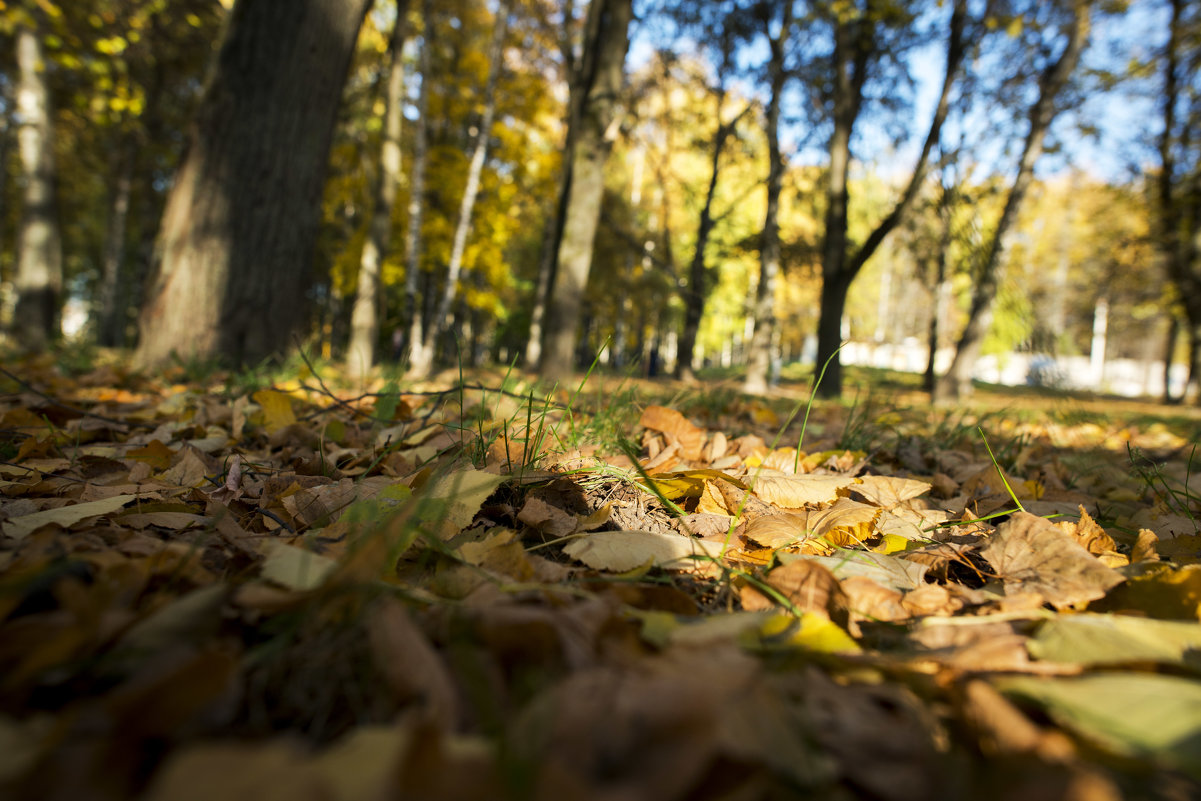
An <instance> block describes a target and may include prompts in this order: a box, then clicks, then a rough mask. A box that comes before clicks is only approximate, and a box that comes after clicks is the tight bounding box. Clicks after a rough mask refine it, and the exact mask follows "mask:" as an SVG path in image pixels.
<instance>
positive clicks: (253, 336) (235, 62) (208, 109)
mask: <svg viewBox="0 0 1201 801" xmlns="http://www.w3.org/2000/svg"><path fill="white" fill-rule="evenodd" d="M369 5H370V0H303V2H291V3H278V2H273V0H238V2H237V4H236V5H235V6H234V8H233V11H232V12H231V13H230V17H229V20H228V23H227V27H226V32H225V38H224V41H223V42H222V44H221V50H220V53H219V54H218V57H217V63H216V68H215V70H214V71H213V73H212V76H211V80H210V82H209V85H208V88H207V90H206V94H205V97H204V100H203V101H202V103H201V108H200V111H199V112H198V114H197V120H196V122H195V124H194V127H193V131H192V134H191V146H190V149H189V152H188V155H187V157H186V159H185V161H184V163H183V166H182V168H181V169H180V171H179V174H178V175H177V177H176V181H175V185H174V186H173V188H172V190H171V194H170V197H169V198H168V201H167V208H166V210H165V212H164V215H163V223H162V227H161V233H160V237H159V241H158V245H157V247H156V255H155V264H154V265H153V267H152V275H151V278H150V289H149V291H148V293H147V301H146V304H145V306H144V308H143V310H142V316H141V343H140V345H139V348H138V354H137V359H138V362H139V363H140V364H141V365H143V366H150V365H156V364H160V363H162V362H164V361H166V360H167V359H169V358H171V357H172V355H176V356H178V357H180V358H184V359H193V358H200V359H207V358H213V357H223V358H225V359H227V360H229V361H231V362H234V363H238V364H243V363H248V362H255V361H258V360H260V359H263V358H265V357H268V356H273V355H276V354H279V353H281V352H283V351H284V350H285V349H287V347H288V343H289V339H290V338H291V336H292V334H293V332H294V330H295V329H296V327H297V326H298V324H299V323H300V322H302V321H303V320H304V319H305V317H304V308H305V295H306V293H307V291H308V289H309V283H310V280H309V273H310V264H311V261H312V258H313V251H314V246H315V242H316V237H317V231H318V226H319V223H320V218H321V198H322V191H323V189H324V185H325V175H326V168H327V162H328V156H329V146H330V139H331V136H332V133H333V128H334V123H335V121H336V119H337V112H338V104H339V100H340V99H341V95H342V86H343V84H344V82H345V79H346V73H347V69H348V67H349V65H350V57H351V54H352V52H353V49H354V43H355V39H356V37H357V35H358V31H359V26H360V25H361V24H362V21H363V17H364V16H365V14H366V12H367V8H368V6H369Z"/></svg>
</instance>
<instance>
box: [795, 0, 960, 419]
mask: <svg viewBox="0 0 1201 801" xmlns="http://www.w3.org/2000/svg"><path fill="white" fill-rule="evenodd" d="M874 24H875V23H874V22H873V21H872V20H871V19H870V15H869V17H865V18H861V19H859V20H857V21H856V22H855V23H850V24H848V23H840V24H839V25H838V27H837V29H836V33H835V46H834V60H835V65H836V70H837V77H836V80H835V99H834V133H833V135H832V136H831V138H830V186H829V190H828V201H829V206H828V208H827V211H826V234H825V240H824V245H823V249H822V298H823V301H822V311H821V313H822V315H823V318H822V320H820V321H819V322H818V326H817V364H818V369H821V368H822V367H824V366H826V365H827V364H828V365H829V366H828V367H827V368H826V373H825V376H824V378H823V379H822V383H821V386H819V387H817V393H818V394H819V395H820V396H822V397H825V398H836V397H838V396H839V395H841V394H842V364H841V363H840V362H839V359H838V349H839V348H840V347H841V346H842V319H841V316H842V311H843V309H845V308H846V293H847V292H849V291H850V288H851V283H852V282H853V281H854V280H855V277H856V276H857V275H858V274H859V272H860V270H862V269H863V266H864V265H865V264H866V263H867V261H868V259H870V258H871V257H872V256H873V255H874V254H875V252H876V250H877V249H879V247H880V245H881V244H883V242H884V240H885V239H886V238H887V237H888V235H889V234H890V233H892V231H893V230H894V229H895V228H896V227H897V226H898V225H900V224H901V223H903V222H904V221H905V218H906V217H907V216H908V215H909V212H910V210H911V209H912V207H913V202H914V200H915V199H916V198H917V196H918V193H919V192H920V191H921V187H922V183H923V182H924V181H925V179H926V172H927V170H928V168H929V164H930V154H931V153H932V152H933V150H934V148H935V146H936V145H937V144H938V142H939V139H940V138H941V134H942V124H943V122H944V121H945V120H946V118H947V113H948V112H949V111H950V107H951V90H952V88H953V87H954V85H955V81H956V80H957V78H958V75H959V67H960V65H961V64H962V63H963V57H964V55H965V53H966V47H965V41H964V31H965V29H966V26H967V0H956V3H955V7H954V9H953V10H952V12H951V23H950V32H949V34H948V36H947V60H946V67H945V69H944V71H943V81H942V90H941V92H940V94H939V98H938V104H937V105H936V107H935V109H934V116H933V118H932V119H931V120H930V128H929V130H927V132H926V140H925V142H924V143H923V145H922V151H921V154H920V155H919V156H918V159H917V163H916V164H915V165H914V168H913V173H912V174H911V175H910V178H909V183H908V184H907V185H906V187H905V189H904V191H903V192H902V193H901V197H900V199H899V200H898V201H897V203H896V205H895V206H894V207H893V209H892V211H891V212H889V214H888V215H887V216H886V217H885V218H884V219H883V220H881V221H880V224H879V225H877V226H876V228H875V230H873V231H872V232H871V233H870V234H869V235H868V237H867V239H866V240H865V241H864V243H863V245H862V246H861V247H860V248H859V249H858V251H856V252H855V253H854V254H853V255H848V254H847V252H846V248H847V205H848V192H847V171H848V169H849V167H850V160H851V154H850V141H851V135H852V132H853V129H854V126H855V120H856V119H857V118H858V116H859V110H860V107H861V106H862V103H863V87H864V83H865V82H866V80H867V71H868V65H869V62H870V60H871V59H872V58H873V57H874V56H875V52H874V48H875V43H874V41H873V39H872V36H871V33H870V27H871V26H872V25H874ZM826 284H832V285H833V287H834V288H835V289H837V288H838V287H841V288H842V289H841V290H840V291H841V292H842V293H843V297H842V298H841V299H838V300H835V299H834V298H833V297H832V296H830V293H829V292H828V291H827V290H826V288H825V285H826ZM827 299H828V302H827ZM835 308H836V309H838V313H839V319H838V320H826V319H825V318H824V315H825V313H826V310H827V309H835Z"/></svg>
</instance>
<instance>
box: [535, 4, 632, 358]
mask: <svg viewBox="0 0 1201 801" xmlns="http://www.w3.org/2000/svg"><path fill="white" fill-rule="evenodd" d="M632 16H633V9H632V7H631V0H592V3H591V4H590V5H589V7H588V18H587V20H586V21H585V27H584V49H583V64H582V65H581V68H580V70H579V71H578V80H577V81H575V82H574V83H573V86H572V94H573V95H574V96H578V97H579V98H580V102H579V109H580V111H579V114H578V115H577V116H575V117H574V118H573V120H572V122H573V123H576V127H577V128H578V132H574V131H573V132H572V133H571V134H569V136H568V139H569V141H570V144H571V151H570V152H569V153H568V158H569V159H570V161H571V167H570V169H571V189H570V192H569V194H568V198H567V209H566V215H565V218H564V222H563V238H562V241H561V243H560V245H559V255H558V267H557V269H556V272H555V276H554V281H553V283H552V285H551V294H550V299H551V300H550V303H549V308H548V309H547V311H548V315H547V327H546V334H545V336H544V338H543V353H542V364H541V368H540V371H539V372H540V375H541V376H542V377H543V378H546V379H549V380H552V381H559V380H562V379H565V378H567V377H568V376H569V375H570V374H571V371H572V366H573V364H572V363H573V359H574V351H575V344H576V337H577V331H576V326H577V324H578V322H579V317H580V306H581V302H582V300H583V295H584V290H585V288H586V287H587V283H588V273H589V270H590V269H591V267H592V250H593V240H594V239H595V237H596V228H597V222H598V220H599V218H600V207H601V198H602V196H603V195H604V190H605V184H604V167H605V162H606V160H607V159H608V157H609V151H610V150H611V149H612V144H613V141H612V140H613V136H614V134H615V131H614V130H612V128H613V122H614V120H615V118H616V114H617V101H618V95H619V93H620V91H621V86H622V70H623V66H624V63H625V55H626V49H627V48H628V46H629V41H630V39H629V24H630V19H631V17H632ZM574 102H575V100H574V97H573V103H574Z"/></svg>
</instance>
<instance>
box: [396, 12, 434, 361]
mask: <svg viewBox="0 0 1201 801" xmlns="http://www.w3.org/2000/svg"><path fill="white" fill-rule="evenodd" d="M433 8H434V6H433V3H431V2H430V0H422V2H421V17H422V24H423V25H424V29H423V31H422V35H421V36H422V42H421V93H420V94H419V95H418V97H417V114H418V119H417V130H416V131H415V132H414V137H413V167H412V170H411V172H410V176H409V209H408V211H409V227H408V230H407V231H406V232H405V308H404V318H403V319H404V322H405V323H406V324H407V325H408V327H409V336H408V341H409V350H408V354H409V358H408V361H409V373H410V374H411V375H425V374H426V373H428V372H429V368H430V360H431V359H432V358H433V354H432V353H428V352H426V350H425V319H424V318H425V315H424V314H423V312H424V309H425V304H424V303H418V295H419V294H420V292H421V256H422V252H423V250H424V239H423V238H422V232H421V225H422V222H423V221H424V219H425V172H426V169H427V166H428V163H429V140H430V90H431V89H432V88H433V87H432V86H431V84H432V83H433V63H434V54H433V48H434V15H433Z"/></svg>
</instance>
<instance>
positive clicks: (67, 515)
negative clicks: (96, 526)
mask: <svg viewBox="0 0 1201 801" xmlns="http://www.w3.org/2000/svg"><path fill="white" fill-rule="evenodd" d="M135 500H137V496H136V495H115V496H113V497H111V498H105V499H103V500H99V501H91V502H89V503H76V504H71V505H69V506H60V507H58V508H57V509H47V510H45V511H43V512H34V513H32V514H27V515H22V516H20V517H13V518H10V519H8V520H6V521H4V524H3V531H4V534H5V536H8V537H12V538H13V539H15V540H21V539H24V538H25V537H28V536H29V535H30V534H32V533H33V532H35V531H37V530H38V529H39V528H41V527H42V526H49V525H52V524H53V525H59V526H62V527H63V528H70V527H71V526H73V525H75V524H76V523H79V522H81V521H84V520H88V519H90V518H94V517H100V516H101V515H107V514H110V513H112V512H115V511H117V510H118V509H122V508H124V506H125V504H127V503H130V502H132V501H135Z"/></svg>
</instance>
